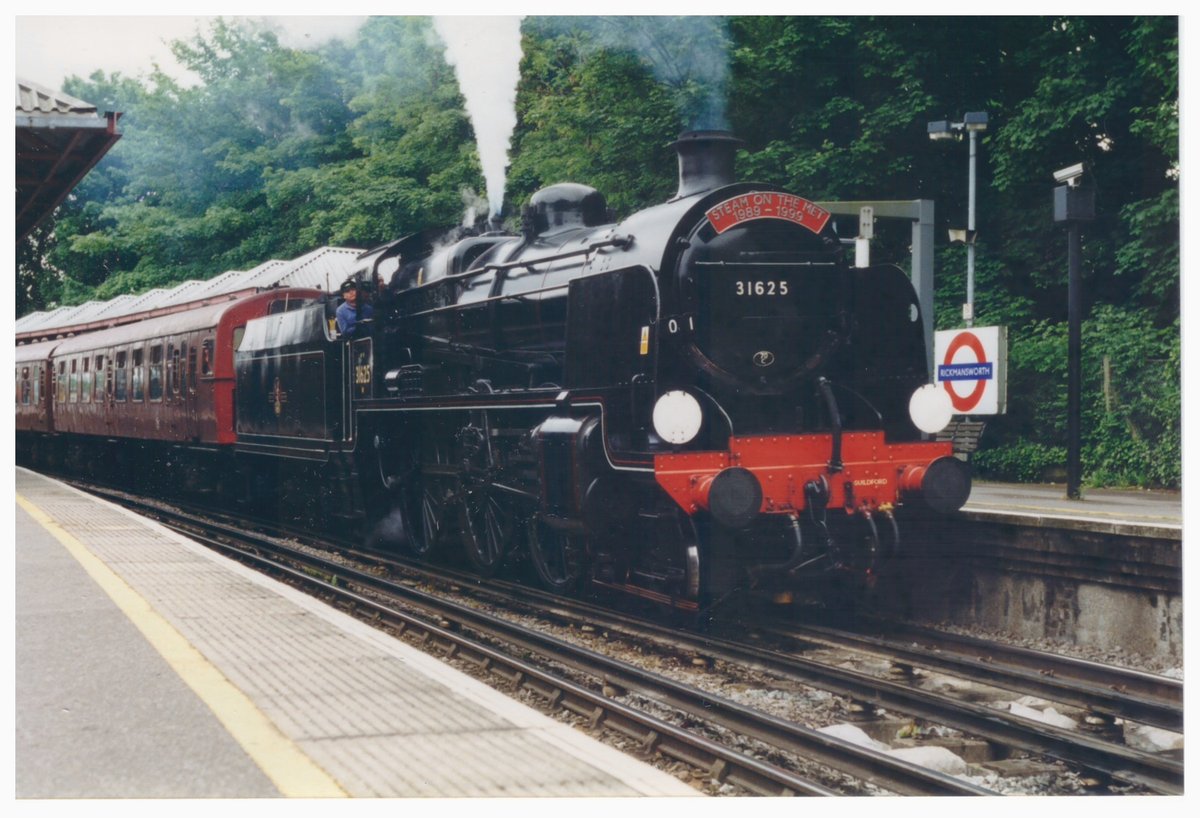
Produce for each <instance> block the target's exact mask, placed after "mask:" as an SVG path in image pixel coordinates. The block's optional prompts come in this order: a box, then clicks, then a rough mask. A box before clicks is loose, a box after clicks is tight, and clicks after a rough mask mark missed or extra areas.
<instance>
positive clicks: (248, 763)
mask: <svg viewBox="0 0 1200 818" xmlns="http://www.w3.org/2000/svg"><path fill="white" fill-rule="evenodd" d="M16 495H17V497H16V501H17V511H16V542H15V551H16V555H15V556H16V584H15V591H16V629H15V631H16V720H15V726H16V742H15V746H16V764H15V772H16V775H15V785H16V786H15V789H16V796H17V798H19V799H56V798H208V797H220V798H278V797H302V798H335V797H402V796H414V797H426V798H446V797H472V796H478V797H500V796H503V797H509V796H527V797H528V796H572V797H597V796H696V795H700V793H699V792H698V791H697V790H695V789H694V788H692V787H690V786H688V785H687V784H685V783H684V782H682V781H679V780H677V779H676V778H674V777H672V776H670V775H668V774H667V773H665V772H662V771H660V770H658V769H656V768H654V767H652V766H650V765H648V764H645V763H642V762H641V761H639V760H637V759H635V758H633V757H631V756H628V755H625V754H623V753H621V752H619V751H617V750H615V749H613V748H611V747H609V746H607V745H605V744H603V743H601V742H599V741H597V740H595V739H593V738H591V737H590V736H587V735H586V734H584V733H582V732H580V731H578V730H576V729H574V728H572V727H570V726H568V725H565V724H561V723H559V722H557V721H555V720H553V719H551V718H549V717H548V716H546V715H544V714H542V713H540V712H538V711H536V710H532V709H530V708H528V707H525V706H524V705H522V704H520V703H518V702H516V701H514V700H512V699H510V698H508V697H507V696H505V695H503V694H502V693H499V692H497V691H495V690H493V689H492V688H490V687H488V686H487V685H485V684H483V683H481V682H479V681H477V680H475V679H473V678H471V677H469V676H466V675H464V674H461V673H459V672H458V671H456V670H454V669H453V668H451V667H449V666H448V665H446V664H444V663H443V662H442V661H440V660H439V659H437V658H435V657H432V656H429V655H426V654H424V653H422V652H420V651H418V650H416V649H415V648H412V647H411V646H409V645H407V644H405V643H403V642H400V641H398V640H395V639H393V638H391V637H389V636H387V635H386V634H383V633H381V632H379V631H376V630H374V629H373V628H371V627H369V626H367V625H366V624H364V623H361V622H359V621H357V620H355V619H353V618H352V617H350V616H347V615H345V614H343V613H341V612H339V611H337V610H334V609H331V608H329V607H327V606H325V605H323V604H321V603H320V602H318V601H316V600H313V599H312V598H310V597H308V596H306V595H304V594H302V593H300V592H298V591H296V590H294V589H292V588H289V587H287V586H285V585H282V584H280V583H278V582H275V581H274V580H272V579H269V578H266V577H263V576H261V575H259V574H257V573H255V572H253V571H251V570H250V569H248V568H246V567H244V566H242V565H240V564H238V563H236V562H233V561H231V560H228V559H226V558H224V557H222V556H220V555H217V554H215V553H213V552H211V551H209V550H207V549H205V548H204V547H202V546H200V545H198V544H196V543H193V542H191V541H189V540H187V539H186V538H184V537H181V536H179V535H177V534H175V533H173V532H170V531H167V530H166V529H164V528H162V527H161V526H158V525H157V524H155V523H153V522H149V521H146V520H144V519H141V518H139V517H137V516H136V515H134V514H132V513H130V512H127V511H125V510H123V509H120V508H117V507H116V506H113V505H111V504H109V503H107V502H104V501H102V500H98V499H96V498H93V497H90V496H87V495H85V494H82V493H80V492H78V491H75V490H74V489H72V488H70V487H67V486H65V485H63V484H61V483H58V482H56V481H54V480H51V479H48V478H46V477H43V476H41V475H38V474H35V473H33V472H30V471H26V470H24V469H17V472H16Z"/></svg>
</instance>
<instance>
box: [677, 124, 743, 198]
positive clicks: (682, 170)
mask: <svg viewBox="0 0 1200 818" xmlns="http://www.w3.org/2000/svg"><path fill="white" fill-rule="evenodd" d="M742 144H743V142H742V140H740V139H738V138H737V137H736V136H734V135H733V134H731V133H730V132H729V131H688V132H687V133H683V134H680V135H679V139H678V140H677V141H675V142H674V143H672V145H671V147H672V148H674V149H675V151H676V153H678V154H679V192H678V193H676V194H675V198H676V199H682V198H683V197H684V196H691V195H693V194H696V193H703V192H705V191H708V190H715V189H716V188H719V187H723V186H724V185H730V184H733V182H734V181H736V180H735V178H734V175H733V160H734V156H735V154H736V152H737V149H738V146H740V145H742Z"/></svg>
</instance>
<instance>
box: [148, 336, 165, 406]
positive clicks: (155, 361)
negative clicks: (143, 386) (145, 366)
mask: <svg viewBox="0 0 1200 818" xmlns="http://www.w3.org/2000/svg"><path fill="white" fill-rule="evenodd" d="M162 397H163V348H162V344H155V345H154V346H152V347H150V400H152V401H161V400H162Z"/></svg>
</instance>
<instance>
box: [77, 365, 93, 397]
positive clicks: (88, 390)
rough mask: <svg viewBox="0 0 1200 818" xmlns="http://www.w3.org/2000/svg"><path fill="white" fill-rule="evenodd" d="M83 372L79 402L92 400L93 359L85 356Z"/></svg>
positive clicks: (81, 374)
mask: <svg viewBox="0 0 1200 818" xmlns="http://www.w3.org/2000/svg"><path fill="white" fill-rule="evenodd" d="M81 363H82V364H83V372H82V373H80V375H79V402H80V403H91V402H92V359H91V358H89V357H88V356H86V355H85V356H83V361H82V362H81Z"/></svg>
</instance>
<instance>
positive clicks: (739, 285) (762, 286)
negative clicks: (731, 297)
mask: <svg viewBox="0 0 1200 818" xmlns="http://www.w3.org/2000/svg"><path fill="white" fill-rule="evenodd" d="M734 294H735V295H763V296H771V295H787V294H788V283H787V282H786V281H747V280H742V279H738V281H736V282H735V284H734Z"/></svg>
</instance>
